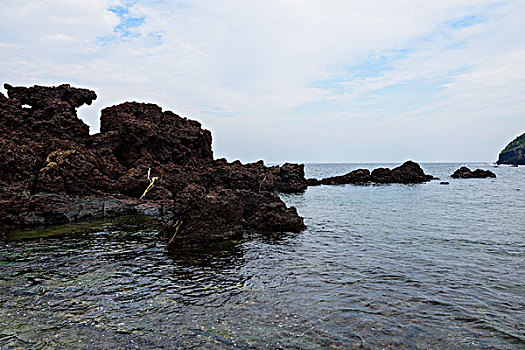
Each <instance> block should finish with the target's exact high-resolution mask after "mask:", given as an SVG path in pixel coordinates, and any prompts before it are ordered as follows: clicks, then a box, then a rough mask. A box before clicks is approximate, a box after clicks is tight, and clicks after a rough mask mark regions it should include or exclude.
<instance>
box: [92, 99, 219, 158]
mask: <svg viewBox="0 0 525 350" xmlns="http://www.w3.org/2000/svg"><path fill="white" fill-rule="evenodd" d="M100 132H101V134H105V135H110V141H111V142H109V143H108V147H110V146H113V147H114V149H113V153H114V154H115V156H116V157H117V160H118V161H119V162H120V163H121V164H123V165H124V166H126V167H132V166H133V165H134V164H135V163H136V162H137V161H138V160H140V159H147V160H149V161H153V160H156V161H158V162H160V163H163V164H168V163H173V164H179V165H183V164H188V163H189V162H191V161H212V160H213V153H212V149H211V141H212V138H211V133H210V132H209V131H208V130H204V129H202V128H201V124H200V123H199V122H197V121H194V120H190V119H187V118H182V117H180V116H178V115H176V114H175V113H173V112H170V111H166V112H163V111H162V109H161V108H160V107H159V106H157V105H154V104H149V103H136V102H126V103H123V104H120V105H117V106H113V107H108V108H105V109H103V110H102V116H101V118H100Z"/></svg>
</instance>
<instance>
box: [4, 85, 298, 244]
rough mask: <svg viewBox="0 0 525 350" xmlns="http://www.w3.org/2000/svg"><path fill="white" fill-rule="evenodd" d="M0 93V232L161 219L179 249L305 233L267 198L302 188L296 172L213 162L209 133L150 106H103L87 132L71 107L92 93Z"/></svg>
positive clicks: (39, 89) (62, 89) (288, 211)
mask: <svg viewBox="0 0 525 350" xmlns="http://www.w3.org/2000/svg"><path fill="white" fill-rule="evenodd" d="M4 86H5V88H6V90H7V92H8V98H6V97H5V96H4V95H1V94H0V95H1V96H0V127H1V128H2V130H3V133H2V134H1V135H0V150H1V152H0V185H1V190H0V224H1V227H0V228H1V230H4V231H5V230H10V229H14V228H24V227H30V226H35V225H41V224H44V225H48V224H56V223H67V222H72V221H76V220H84V219H87V218H99V217H113V216H119V215H127V214H141V215H152V216H163V217H165V218H170V222H169V224H168V225H167V227H166V230H165V231H164V238H165V239H166V240H167V241H168V242H170V244H172V245H180V244H190V243H195V242H205V241H212V240H222V239H227V238H231V237H236V236H240V235H242V232H243V230H246V229H253V230H268V231H295V232H297V231H300V230H303V229H304V228H305V226H304V223H303V219H302V218H301V217H300V216H299V215H298V214H297V211H296V210H295V208H293V207H292V208H287V207H286V205H285V204H284V203H283V202H282V201H281V200H280V198H279V196H278V195H276V194H275V193H274V192H284V193H296V192H302V191H304V190H305V189H306V188H307V183H306V179H305V177H304V167H303V165H299V164H284V165H283V166H273V167H267V166H265V165H264V163H263V162H262V161H260V162H257V163H252V164H242V163H240V162H239V161H235V162H232V163H230V162H227V161H226V160H225V159H217V160H215V159H214V158H213V152H212V148H211V143H212V136H211V133H210V132H209V131H208V130H204V129H202V127H201V124H200V123H198V122H197V121H194V120H190V119H187V118H183V117H180V116H178V115H176V114H175V113H173V112H170V111H163V110H162V109H161V108H160V107H159V106H156V105H154V104H146V103H137V102H126V103H123V104H120V105H117V106H112V107H108V108H105V109H104V110H102V115H101V127H100V133H98V134H95V135H89V127H88V126H87V125H86V124H84V123H83V122H82V121H81V120H80V119H79V118H78V117H77V115H76V108H78V107H79V106H81V105H83V104H90V103H91V102H92V101H93V100H94V99H95V98H96V94H95V92H93V91H91V90H87V89H78V88H72V87H71V86H69V85H60V86H57V87H43V86H34V87H30V88H26V87H13V86H11V85H8V84H5V85H4ZM150 185H152V186H150ZM147 188H149V191H146V189H147ZM141 197H142V199H141Z"/></svg>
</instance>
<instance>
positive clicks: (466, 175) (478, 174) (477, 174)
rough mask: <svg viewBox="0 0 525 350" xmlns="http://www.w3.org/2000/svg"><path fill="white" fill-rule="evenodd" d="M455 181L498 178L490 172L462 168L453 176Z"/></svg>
mask: <svg viewBox="0 0 525 350" xmlns="http://www.w3.org/2000/svg"><path fill="white" fill-rule="evenodd" d="M451 177H453V178H455V179H481V178H486V177H496V174H494V173H493V172H492V171H490V170H482V169H476V170H474V171H472V170H470V169H469V168H467V167H464V166H462V167H461V168H459V169H458V170H456V171H455V172H454V174H452V175H451Z"/></svg>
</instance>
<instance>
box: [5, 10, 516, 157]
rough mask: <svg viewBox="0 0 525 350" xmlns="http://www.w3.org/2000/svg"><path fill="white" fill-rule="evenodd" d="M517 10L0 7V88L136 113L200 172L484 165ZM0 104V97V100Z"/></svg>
mask: <svg viewBox="0 0 525 350" xmlns="http://www.w3.org/2000/svg"><path fill="white" fill-rule="evenodd" d="M524 18H525V1H523V0H515V1H512V0H509V1H505V0H499V1H495V0H441V1H426V0H396V1H392V0H375V1H373V0H370V1H354V0H322V1H321V0H315V1H314V0H301V1H299V0H265V1H250V0H246V1H238V0H199V1H197V0H195V1H186V0H172V1H163V0H0V57H1V58H0V77H1V78H2V79H3V82H8V83H10V84H12V85H23V86H32V85H35V84H38V85H57V84H62V83H69V84H71V85H73V86H76V87H85V88H90V89H92V90H95V91H96V92H97V95H98V98H97V100H96V101H95V102H94V103H93V104H92V105H91V106H83V107H81V108H80V109H79V116H80V117H81V118H82V119H83V120H84V121H85V122H86V123H87V124H89V125H90V129H91V132H92V133H95V132H98V130H99V117H100V110H101V109H103V108H104V107H108V106H111V105H115V104H118V103H121V102H124V101H139V102H152V103H156V104H158V105H160V106H161V107H162V108H163V109H164V110H171V111H174V112H175V113H177V114H179V115H181V116H185V117H188V118H192V119H196V120H198V121H200V122H201V123H202V124H203V126H204V127H205V128H207V129H209V130H210V131H211V132H212V134H213V149H214V153H215V156H216V157H217V158H218V157H225V158H227V159H229V160H235V159H240V160H241V161H244V162H247V161H256V160H259V159H264V160H265V161H266V162H269V163H281V162H285V161H293V162H304V163H312V162H402V161H405V160H407V159H412V160H415V161H418V162H467V161H495V160H496V159H497V156H498V153H499V151H500V150H501V149H503V148H504V147H505V145H506V144H507V143H508V142H510V141H511V140H512V139H514V138H515V137H516V136H517V135H519V134H522V133H524V132H525V98H524V96H525V24H524V23H525V22H524V21H523V19H524ZM0 91H2V92H3V93H5V90H3V88H2V89H0Z"/></svg>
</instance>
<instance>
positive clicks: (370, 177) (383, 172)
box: [307, 160, 434, 186]
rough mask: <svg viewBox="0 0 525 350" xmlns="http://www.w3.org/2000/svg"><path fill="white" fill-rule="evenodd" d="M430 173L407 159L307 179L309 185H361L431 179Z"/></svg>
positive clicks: (403, 182)
mask: <svg viewBox="0 0 525 350" xmlns="http://www.w3.org/2000/svg"><path fill="white" fill-rule="evenodd" d="M433 178H434V177H433V176H432V175H427V174H425V172H424V171H423V169H421V166H419V164H417V163H415V162H413V161H410V160H409V161H407V162H405V163H403V164H402V165H400V166H398V167H396V168H394V169H389V168H377V169H374V170H372V172H370V171H369V170H368V169H357V170H353V171H351V172H349V173H347V174H345V175H340V176H333V177H329V178H325V179H321V180H318V179H308V180H307V183H308V185H309V186H318V185H345V184H354V185H363V184H367V183H383V184H386V183H401V184H414V183H422V182H427V181H430V180H432V179H433Z"/></svg>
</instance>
